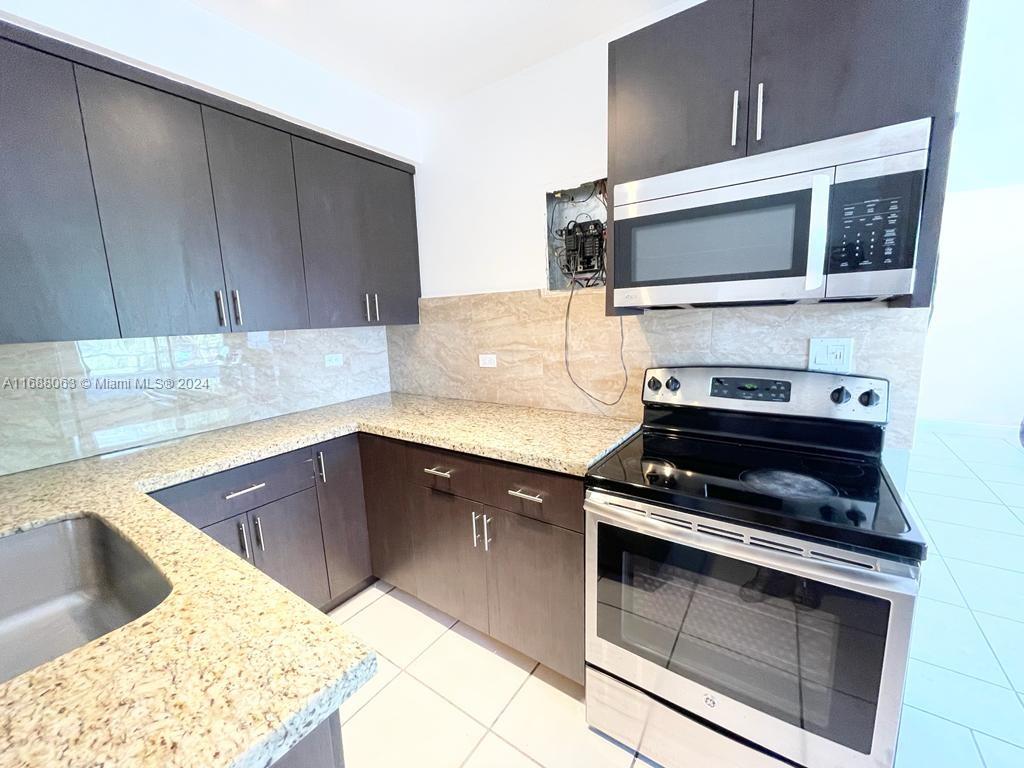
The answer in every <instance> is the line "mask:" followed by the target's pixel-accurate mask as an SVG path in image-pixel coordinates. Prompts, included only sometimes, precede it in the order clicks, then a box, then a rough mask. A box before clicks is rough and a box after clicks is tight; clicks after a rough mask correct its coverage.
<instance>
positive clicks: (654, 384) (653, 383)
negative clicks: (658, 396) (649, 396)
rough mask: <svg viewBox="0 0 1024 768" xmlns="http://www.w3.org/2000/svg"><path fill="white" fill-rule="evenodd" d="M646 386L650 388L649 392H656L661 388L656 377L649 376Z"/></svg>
mask: <svg viewBox="0 0 1024 768" xmlns="http://www.w3.org/2000/svg"><path fill="white" fill-rule="evenodd" d="M647 388H648V389H649V390H651V392H657V391H658V390H659V389H661V382H660V381H658V379H657V377H655V376H651V378H649V379H648V380H647Z"/></svg>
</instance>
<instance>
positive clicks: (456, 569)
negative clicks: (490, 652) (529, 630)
mask: <svg viewBox="0 0 1024 768" xmlns="http://www.w3.org/2000/svg"><path fill="white" fill-rule="evenodd" d="M409 504H410V507H411V509H412V514H411V517H412V518H413V532H414V533H415V537H414V546H415V548H416V557H417V561H416V563H415V565H414V567H415V569H416V577H417V584H418V594H417V597H419V598H420V599H421V600H423V601H424V602H426V603H429V604H430V605H433V606H434V607H435V608H440V609H441V610H442V611H444V612H445V613H447V614H449V615H450V616H454V617H455V618H457V619H459V620H460V621H464V622H465V623H466V624H469V625H470V626H471V627H474V628H475V629H479V630H480V631H482V632H487V558H486V555H487V552H486V550H485V548H484V546H485V544H484V537H483V526H484V521H483V516H484V506H483V505H482V504H480V503H479V502H476V501H470V500H468V499H463V498H460V497H459V496H453V495H451V494H449V493H444V492H443V491H436V490H433V489H432V488H425V487H422V486H418V485H414V486H412V487H411V495H410V502H409Z"/></svg>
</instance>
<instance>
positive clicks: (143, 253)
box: [75, 65, 228, 337]
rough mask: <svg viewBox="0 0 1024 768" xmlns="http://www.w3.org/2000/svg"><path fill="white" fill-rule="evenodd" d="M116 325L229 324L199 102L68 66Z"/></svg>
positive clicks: (160, 330) (177, 330) (202, 327)
mask: <svg viewBox="0 0 1024 768" xmlns="http://www.w3.org/2000/svg"><path fill="white" fill-rule="evenodd" d="M75 72H76V75H77V78H78V90H79V96H80V98H81V104H82V117H83V120H84V122H85V135H86V140H87V141H88V146H89V158H90V160H91V162H92V172H93V181H94V183H95V186H96V197H97V200H98V202H99V212H100V222H101V224H102V226H103V239H104V241H105V242H106V247H107V260H108V262H109V264H110V276H111V280H112V282H113V285H114V301H115V303H116V306H117V315H118V319H119V320H120V323H121V335H122V336H125V337H132V336H161V335H165V334H189V333H214V332H217V331H223V330H226V329H227V328H228V325H227V317H226V312H225V310H226V304H225V300H226V297H225V296H224V273H223V270H222V267H221V258H220V245H219V243H218V240H217V223H216V219H215V216H214V208H213V193H212V191H211V189H210V167H209V163H208V162H207V157H206V142H205V138H204V135H203V119H202V114H201V113H200V110H199V105H198V104H196V103H194V102H191V101H187V100H186V99H182V98H178V97H177V96H172V95H170V94H168V93H164V92H163V91H158V90H155V89H153V88H149V87H147V86H144V85H139V84H137V83H133V82H130V81H128V80H124V79H122V78H119V77H115V76H113V75H109V74H107V73H105V72H99V71H97V70H94V69H90V68H88V67H81V66H77V65H76V67H75Z"/></svg>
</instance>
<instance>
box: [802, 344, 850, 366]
mask: <svg viewBox="0 0 1024 768" xmlns="http://www.w3.org/2000/svg"><path fill="white" fill-rule="evenodd" d="M807 370H809V371H827V372H828V373H852V372H853V339H811V352H810V356H809V361H808V363H807Z"/></svg>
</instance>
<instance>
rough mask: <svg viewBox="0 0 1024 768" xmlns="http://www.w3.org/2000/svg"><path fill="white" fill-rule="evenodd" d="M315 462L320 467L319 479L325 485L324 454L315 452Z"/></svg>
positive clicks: (325, 468)
mask: <svg viewBox="0 0 1024 768" xmlns="http://www.w3.org/2000/svg"><path fill="white" fill-rule="evenodd" d="M316 462H317V464H319V465H320V479H321V480H322V481H323V482H324V484H325V485H326V484H327V467H325V466H324V452H323V451H317V452H316Z"/></svg>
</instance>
